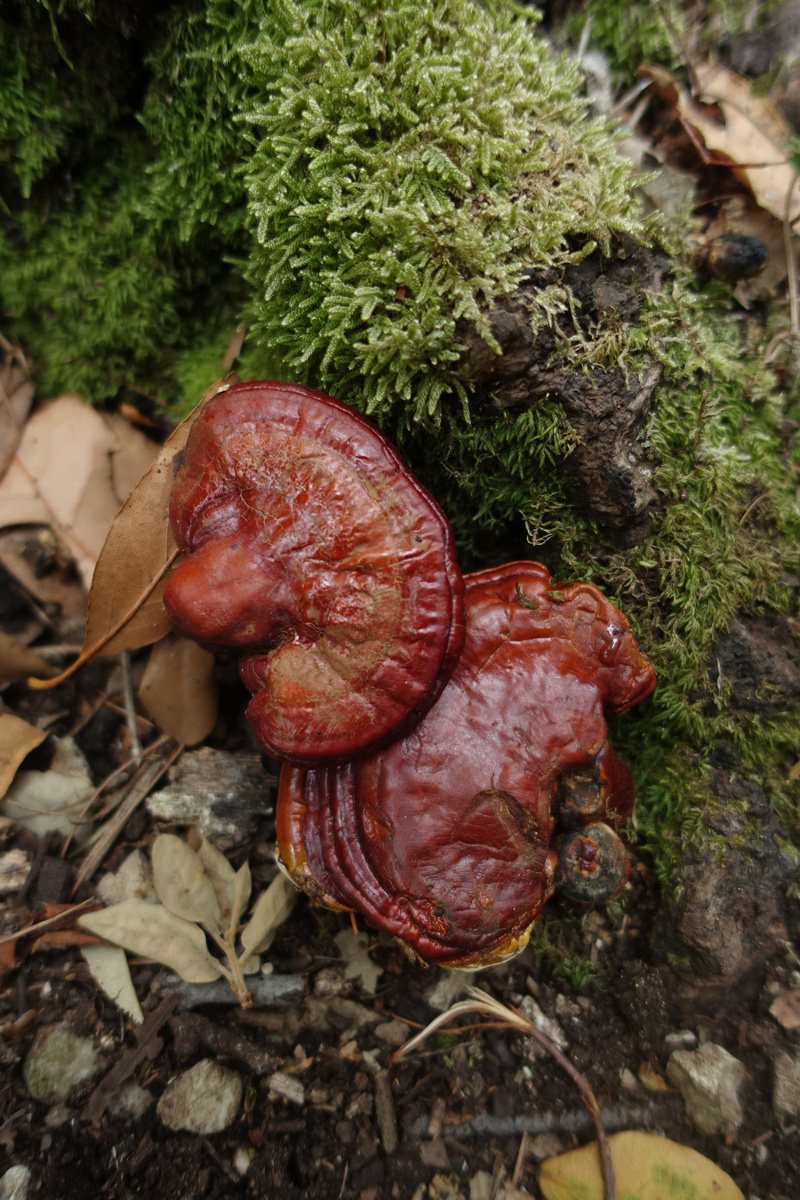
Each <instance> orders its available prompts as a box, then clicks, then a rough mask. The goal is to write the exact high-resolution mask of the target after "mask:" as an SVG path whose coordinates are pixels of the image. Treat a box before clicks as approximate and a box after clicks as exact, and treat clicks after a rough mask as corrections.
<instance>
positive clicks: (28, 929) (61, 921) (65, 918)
mask: <svg viewBox="0 0 800 1200" xmlns="http://www.w3.org/2000/svg"><path fill="white" fill-rule="evenodd" d="M96 907H97V901H96V900H81V902H80V904H73V906H72V907H71V908H66V909H64V911H63V912H60V913H56V915H55V916H54V917H47V918H46V919H45V920H44V921H32V922H31V924H30V925H23V927H22V929H17V930H16V932H15V933H6V934H4V935H3V937H0V946H3V945H5V944H6V943H7V942H18V941H19V939H20V938H23V937H28V935H29V934H31V933H35V934H39V933H41V932H42V930H43V929H50V930H53V929H55V928H56V927H57V926H59V925H71V924H72V922H73V920H74V918H75V917H76V916H80V915H81V914H82V913H85V912H87V911H88V910H89V909H92V908H96Z"/></svg>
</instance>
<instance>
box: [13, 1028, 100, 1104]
mask: <svg viewBox="0 0 800 1200" xmlns="http://www.w3.org/2000/svg"><path fill="white" fill-rule="evenodd" d="M96 1073H97V1051H96V1050H95V1048H94V1043H93V1042H92V1041H91V1039H90V1038H82V1037H78V1036H77V1034H75V1033H72V1032H71V1031H70V1030H69V1029H64V1028H62V1026H61V1025H43V1026H42V1028H41V1029H40V1030H39V1032H38V1033H37V1034H36V1037H35V1038H34V1041H33V1045H32V1046H31V1048H30V1051H29V1053H28V1057H27V1058H26V1060H25V1067H24V1075H25V1083H26V1084H27V1086H28V1091H29V1092H30V1094H31V1095H32V1096H33V1097H34V1099H35V1100H44V1101H47V1102H55V1101H59V1100H66V1098H67V1096H68V1095H69V1093H70V1092H71V1091H72V1089H73V1088H74V1087H76V1086H77V1085H78V1084H79V1083H83V1082H84V1081H85V1080H86V1079H91V1078H92V1076H93V1075H95V1074H96Z"/></svg>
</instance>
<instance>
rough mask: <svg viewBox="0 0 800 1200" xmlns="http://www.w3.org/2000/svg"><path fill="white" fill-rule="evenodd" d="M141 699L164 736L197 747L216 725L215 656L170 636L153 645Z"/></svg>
mask: <svg viewBox="0 0 800 1200" xmlns="http://www.w3.org/2000/svg"><path fill="white" fill-rule="evenodd" d="M139 699H140V700H141V702H142V704H143V705H144V707H145V708H146V709H147V711H148V713H149V714H150V716H151V717H152V718H153V720H154V721H155V723H156V724H157V725H158V727H159V728H160V729H162V730H163V731H164V733H168V734H169V736H170V737H171V738H174V739H175V741H177V742H181V743H182V744H183V745H184V746H196V745H197V744H198V743H199V742H202V741H204V740H205V738H207V737H208V735H209V734H210V733H211V730H212V729H213V728H214V726H215V725H216V722H217V713H218V711H219V700H218V696H217V685H216V679H215V661H214V655H213V654H210V653H209V651H208V650H204V649H203V648H202V647H201V646H198V645H197V643H196V642H190V641H189V639H188V638H184V637H180V636H179V635H178V634H177V633H168V634H167V636H166V637H164V638H162V639H161V641H160V642H156V644H155V646H153V649H152V651H151V653H150V661H149V662H148V664H147V667H146V668H145V672H144V676H143V678H142V686H141V688H140V690H139Z"/></svg>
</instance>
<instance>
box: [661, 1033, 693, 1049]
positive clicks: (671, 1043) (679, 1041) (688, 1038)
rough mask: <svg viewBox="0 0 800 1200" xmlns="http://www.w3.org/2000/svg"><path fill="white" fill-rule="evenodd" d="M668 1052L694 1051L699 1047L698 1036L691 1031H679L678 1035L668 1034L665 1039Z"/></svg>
mask: <svg viewBox="0 0 800 1200" xmlns="http://www.w3.org/2000/svg"><path fill="white" fill-rule="evenodd" d="M664 1045H665V1046H666V1047H667V1049H668V1050H694V1048H695V1046H696V1045H697V1034H696V1033H694V1032H693V1031H692V1030H691V1029H679V1030H678V1031H677V1032H676V1033H668V1034H667V1036H666V1037H665V1038H664Z"/></svg>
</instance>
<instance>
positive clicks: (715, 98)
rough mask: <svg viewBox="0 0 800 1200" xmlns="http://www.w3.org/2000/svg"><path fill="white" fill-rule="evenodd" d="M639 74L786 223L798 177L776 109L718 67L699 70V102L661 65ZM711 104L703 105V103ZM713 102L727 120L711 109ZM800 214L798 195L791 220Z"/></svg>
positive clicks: (763, 205)
mask: <svg viewBox="0 0 800 1200" xmlns="http://www.w3.org/2000/svg"><path fill="white" fill-rule="evenodd" d="M640 74H642V75H648V76H650V77H651V78H652V80H653V82H654V84H655V87H656V89H657V91H658V93H659V95H660V96H661V97H662V99H663V100H664V101H665V103H667V104H672V105H674V107H675V109H676V111H677V113H678V115H679V116H680V117H681V119H682V120H683V121H684V122H685V124H686V125H688V126H691V128H692V129H694V130H695V131H696V132H697V133H698V134H699V136H700V137H701V138H702V140H703V142H704V143H705V146H706V148H707V149H708V150H709V151H711V152H712V153H714V154H715V155H723V156H724V157H725V158H727V159H729V160H730V167H731V170H732V171H733V172H734V174H735V175H737V176H738V178H739V179H740V180H741V181H742V182H743V183H744V184H745V185H746V186H747V187H749V188H750V190H751V191H752V193H753V195H754V196H755V198H756V200H757V202H758V204H759V205H760V206H761V208H764V209H766V211H767V212H769V213H771V214H772V216H773V217H776V218H777V219H778V220H779V221H783V218H784V213H785V209H786V198H787V196H788V193H789V188H790V187H791V185H792V181H793V179H794V168H793V167H792V165H791V163H790V162H789V159H788V150H789V147H790V146H791V144H792V137H791V133H790V131H789V129H788V126H787V125H786V122H785V121H784V119H783V117H782V116H781V114H780V113H779V112H778V110H777V109H776V108H775V106H774V105H773V104H772V103H771V102H770V101H769V100H767V99H766V98H765V97H763V96H756V95H755V94H754V93H753V89H752V85H751V84H750V82H749V81H748V80H747V79H744V78H743V77H742V76H741V75H737V74H735V72H733V71H729V70H728V69H727V68H726V67H723V66H721V65H720V64H719V63H714V62H710V63H704V64H701V65H700V66H699V67H697V68H696V78H697V89H698V91H697V98H693V97H692V96H690V95H689V93H688V92H687V91H686V90H685V89H684V88H683V87H681V86H680V84H679V83H678V81H677V80H676V78H675V76H674V75H671V74H670V73H669V71H666V70H664V68H663V67H658V66H651V65H649V64H648V66H646V67H642V68H641V71H640ZM701 100H703V101H706V102H707V103H705V104H704V103H700V101H701ZM709 104H715V105H717V107H718V108H719V110H720V111H721V113H722V117H723V119H722V120H721V121H720V119H719V118H718V116H717V115H716V114H715V113H714V112H713V110H712V109H711V108H710V107H709ZM798 216H800V195H798V194H797V193H795V195H794V197H793V199H792V204H791V209H790V220H791V221H794V220H796V218H797V217H798Z"/></svg>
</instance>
